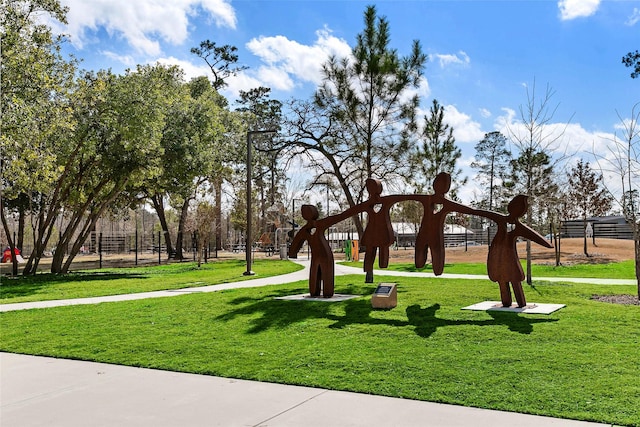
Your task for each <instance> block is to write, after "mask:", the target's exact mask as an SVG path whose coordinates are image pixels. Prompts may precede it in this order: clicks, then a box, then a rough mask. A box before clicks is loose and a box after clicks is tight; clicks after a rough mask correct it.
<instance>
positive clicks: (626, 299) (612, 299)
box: [591, 295, 640, 305]
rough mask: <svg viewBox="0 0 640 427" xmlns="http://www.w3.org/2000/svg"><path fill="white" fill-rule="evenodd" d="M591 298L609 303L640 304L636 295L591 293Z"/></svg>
mask: <svg viewBox="0 0 640 427" xmlns="http://www.w3.org/2000/svg"><path fill="white" fill-rule="evenodd" d="M591 299H592V300H595V301H600V302H608V303H611V304H623V305H640V300H639V299H638V296H637V295H593V296H592V297H591Z"/></svg>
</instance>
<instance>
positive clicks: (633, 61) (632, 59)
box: [622, 50, 640, 79]
mask: <svg viewBox="0 0 640 427" xmlns="http://www.w3.org/2000/svg"><path fill="white" fill-rule="evenodd" d="M622 63H623V64H624V66H625V67H629V68H631V69H632V70H633V71H632V72H631V78H632V79H635V78H638V77H640V52H639V51H637V50H636V51H635V52H629V53H627V54H626V55H625V56H623V57H622Z"/></svg>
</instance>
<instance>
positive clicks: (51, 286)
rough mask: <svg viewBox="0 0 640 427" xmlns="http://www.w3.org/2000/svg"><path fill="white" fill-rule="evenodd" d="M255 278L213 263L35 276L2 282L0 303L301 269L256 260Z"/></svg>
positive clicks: (236, 263)
mask: <svg viewBox="0 0 640 427" xmlns="http://www.w3.org/2000/svg"><path fill="white" fill-rule="evenodd" d="M252 265H253V268H252V270H253V271H254V272H255V273H256V276H243V275H242V273H243V272H245V271H246V263H245V261H241V260H226V261H217V262H216V261H214V262H209V263H207V264H202V266H201V267H200V268H198V266H197V264H196V263H192V262H189V263H173V264H167V265H161V266H152V267H137V268H117V269H102V270H92V271H83V272H75V273H70V274H65V275H56V274H50V273H43V274H37V275H35V276H26V277H25V276H19V277H17V278H7V277H4V278H2V284H1V285H0V303H2V304H9V303H17V302H30V301H45V300H56V299H68V298H84V297H96V296H104V295H119V294H129V293H138V292H149V291H158V290H167V289H180V288H191V287H197V286H206V285H215V284H219V283H226V282H238V281H240V280H247V279H254V278H256V277H270V276H275V275H278V274H285V273H290V272H293V271H297V270H300V269H302V266H301V265H299V264H295V263H293V262H291V261H281V260H261V259H258V260H255V262H254V263H253V264H252Z"/></svg>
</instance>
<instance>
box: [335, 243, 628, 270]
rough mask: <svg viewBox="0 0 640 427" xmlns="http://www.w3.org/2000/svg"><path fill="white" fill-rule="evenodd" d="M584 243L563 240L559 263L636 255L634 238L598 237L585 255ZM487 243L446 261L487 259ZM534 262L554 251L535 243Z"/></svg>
mask: <svg viewBox="0 0 640 427" xmlns="http://www.w3.org/2000/svg"><path fill="white" fill-rule="evenodd" d="M583 246H584V242H583V240H582V239H562V240H561V241H560V249H561V250H560V263H561V264H562V265H573V264H606V263H610V262H620V261H626V260H631V259H633V258H634V252H633V241H632V240H617V239H597V240H596V246H594V245H593V242H592V241H591V240H589V241H588V243H587V253H588V254H589V256H586V255H585V254H584V247H583ZM487 251H488V247H487V246H469V247H467V250H465V248H464V247H455V248H447V249H446V259H447V263H452V264H453V263H456V262H470V263H475V262H486V261H487ZM526 254H527V252H526V243H524V242H521V243H518V255H519V256H520V258H522V259H525V258H526ZM390 257H391V262H413V260H414V252H413V249H412V248H407V249H403V248H398V249H397V250H391V252H390ZM336 258H337V257H336ZM531 261H532V262H533V263H534V264H547V265H555V251H554V249H553V248H551V249H548V248H544V247H542V246H539V245H537V244H535V243H533V244H532V245H531Z"/></svg>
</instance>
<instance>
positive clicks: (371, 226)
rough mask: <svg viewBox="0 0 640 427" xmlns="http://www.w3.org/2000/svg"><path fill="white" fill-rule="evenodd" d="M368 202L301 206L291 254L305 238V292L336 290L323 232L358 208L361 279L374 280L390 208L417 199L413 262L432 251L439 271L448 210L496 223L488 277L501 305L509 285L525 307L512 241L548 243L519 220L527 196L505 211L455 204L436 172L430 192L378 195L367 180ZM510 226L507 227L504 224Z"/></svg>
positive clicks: (446, 180) (389, 235)
mask: <svg viewBox="0 0 640 427" xmlns="http://www.w3.org/2000/svg"><path fill="white" fill-rule="evenodd" d="M366 187H367V191H368V192H369V200H367V201H365V202H363V203H360V204H358V205H355V206H353V207H351V208H349V209H347V210H346V211H344V212H342V213H340V214H338V215H333V216H329V217H326V218H323V219H320V220H319V219H318V210H317V209H316V208H315V206H311V205H303V206H302V216H303V218H304V219H306V220H307V223H306V224H305V225H304V226H303V227H302V229H301V230H300V231H299V232H298V233H297V234H296V235H295V237H294V239H293V242H292V244H291V247H290V248H289V256H290V257H291V258H296V256H297V253H298V251H299V250H300V248H301V247H302V244H303V243H304V242H305V241H308V242H309V247H310V248H311V271H310V273H309V292H310V293H311V295H313V296H317V295H320V291H321V290H322V295H323V296H324V297H326V298H329V297H331V296H333V293H334V267H333V253H332V252H331V248H330V247H329V243H328V242H327V240H326V238H325V237H324V231H325V230H326V229H327V228H328V227H330V226H332V225H334V224H336V223H338V222H340V221H342V220H344V219H346V218H348V217H350V216H353V215H356V214H358V213H361V212H366V213H367V217H368V223H367V226H366V228H365V230H364V233H363V235H362V240H361V244H362V245H363V246H364V247H365V257H364V267H363V268H364V271H365V273H366V276H365V277H366V278H365V281H366V282H367V283H372V282H373V263H374V259H375V257H376V254H377V253H378V252H379V253H378V265H379V266H380V268H386V267H388V265H389V248H390V247H391V245H392V244H393V242H394V241H395V235H394V233H393V228H392V227H391V216H390V213H389V211H390V210H391V207H392V206H393V205H394V204H395V203H398V202H400V201H405V200H415V201H417V202H420V203H422V205H423V207H424V214H423V218H422V221H421V223H420V230H419V231H418V235H417V237H416V255H415V265H416V267H418V268H421V267H423V266H424V265H425V263H426V260H427V254H428V252H429V250H430V251H431V261H432V267H433V272H434V273H435V274H436V275H440V274H442V272H443V270H444V264H445V249H444V224H445V219H446V216H447V214H449V213H451V212H459V213H464V214H468V215H478V216H483V217H485V218H488V219H491V220H492V221H494V222H496V224H497V227H498V232H497V233H496V235H495V237H494V238H493V240H492V241H491V245H490V247H489V254H488V257H487V271H488V274H489V278H490V279H491V280H492V281H494V282H498V284H499V286H500V298H501V301H502V305H503V306H505V307H510V306H511V304H512V298H511V289H510V287H509V284H511V287H512V288H513V293H514V295H515V298H516V301H517V303H518V306H519V307H524V306H525V305H526V304H527V302H526V299H525V296H524V290H523V289H522V280H523V279H524V273H523V271H522V266H521V265H520V260H519V258H518V252H517V250H516V241H517V238H518V237H524V238H526V239H529V240H532V241H534V242H535V243H538V244H540V245H542V246H545V247H551V245H550V244H549V243H548V242H547V241H546V240H545V239H544V237H542V236H541V235H540V234H539V233H537V232H536V231H534V230H533V229H531V228H529V227H527V226H526V225H524V224H522V223H521V222H520V221H519V220H518V218H519V217H521V216H522V215H524V213H525V212H526V211H527V206H528V205H527V197H526V196H516V197H515V198H514V199H513V200H512V201H511V202H510V203H509V207H508V211H509V214H508V215H504V214H500V213H497V212H492V211H486V210H478V209H473V208H470V207H468V206H465V205H462V204H460V203H456V202H454V201H453V200H450V199H447V198H446V197H445V195H446V193H447V192H448V191H449V188H450V187H451V176H450V175H449V174H447V173H440V174H438V176H437V177H436V178H435V180H434V182H433V188H434V194H428V195H425V194H413V195H407V194H402V195H390V196H382V195H381V194H382V183H381V182H380V181H378V180H375V179H368V180H367V182H366ZM509 225H511V226H512V230H511V231H508V226H509Z"/></svg>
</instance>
